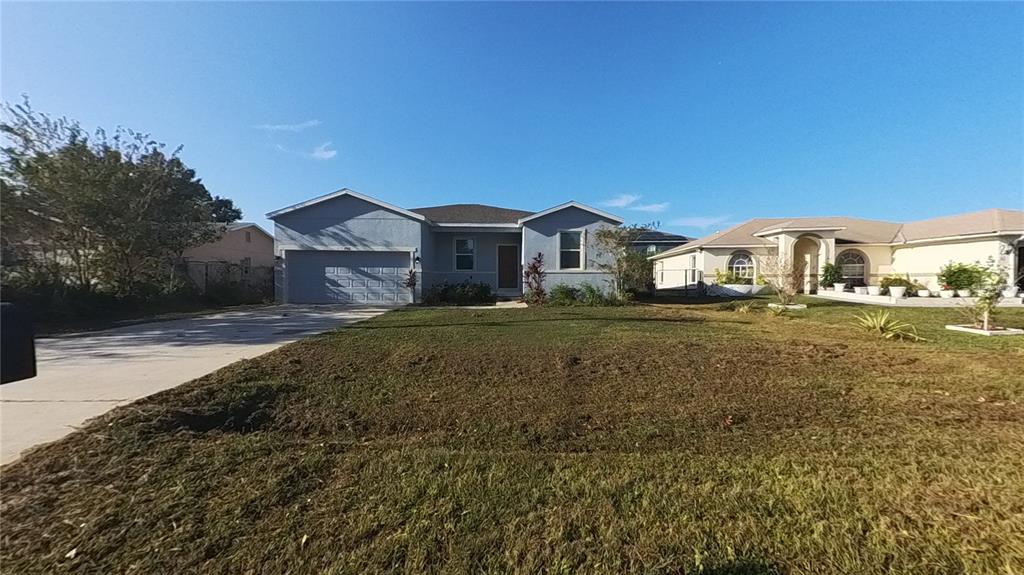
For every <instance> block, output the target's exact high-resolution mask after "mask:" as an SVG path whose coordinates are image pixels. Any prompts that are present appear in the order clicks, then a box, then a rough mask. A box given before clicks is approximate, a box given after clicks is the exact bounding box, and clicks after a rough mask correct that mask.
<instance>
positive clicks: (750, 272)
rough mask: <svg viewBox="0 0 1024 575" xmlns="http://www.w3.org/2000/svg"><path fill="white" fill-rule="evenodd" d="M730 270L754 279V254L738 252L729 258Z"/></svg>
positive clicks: (740, 275)
mask: <svg viewBox="0 0 1024 575" xmlns="http://www.w3.org/2000/svg"><path fill="white" fill-rule="evenodd" d="M729 271H730V272H732V273H734V274H736V275H737V276H739V277H741V278H749V279H754V256H752V255H750V254H749V253H747V252H736V253H734V254H732V257H730V258H729Z"/></svg>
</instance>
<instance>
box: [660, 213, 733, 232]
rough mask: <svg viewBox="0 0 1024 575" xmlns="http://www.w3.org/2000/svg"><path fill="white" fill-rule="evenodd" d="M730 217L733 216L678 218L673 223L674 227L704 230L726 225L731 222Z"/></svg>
mask: <svg viewBox="0 0 1024 575" xmlns="http://www.w3.org/2000/svg"><path fill="white" fill-rule="evenodd" d="M730 217H731V216H689V217H686V218H676V219H674V220H672V222H671V223H672V225H673V226H682V227H686V228H701V229H704V228H710V227H711V226H714V225H718V224H722V223H725V222H727V221H729V218H730Z"/></svg>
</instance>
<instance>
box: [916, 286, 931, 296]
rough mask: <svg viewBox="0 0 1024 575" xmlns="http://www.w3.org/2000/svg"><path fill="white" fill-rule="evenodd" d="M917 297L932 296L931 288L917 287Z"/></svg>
mask: <svg viewBox="0 0 1024 575" xmlns="http://www.w3.org/2000/svg"><path fill="white" fill-rule="evenodd" d="M916 293H917V297H932V290H930V289H928V288H918V290H917V292H916Z"/></svg>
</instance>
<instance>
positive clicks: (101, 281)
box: [0, 100, 241, 295]
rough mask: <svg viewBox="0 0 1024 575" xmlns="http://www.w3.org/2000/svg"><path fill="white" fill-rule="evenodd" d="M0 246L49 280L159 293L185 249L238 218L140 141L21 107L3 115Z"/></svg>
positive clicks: (180, 165) (168, 157)
mask: <svg viewBox="0 0 1024 575" xmlns="http://www.w3.org/2000/svg"><path fill="white" fill-rule="evenodd" d="M0 132H2V135H3V137H4V146H3V148H2V153H0V184H2V198H0V201H2V202H3V210H2V212H3V220H2V227H3V229H2V231H0V234H2V236H3V243H4V246H5V248H7V249H8V250H9V251H14V252H17V255H18V257H19V259H20V261H21V262H23V264H25V266H24V267H25V268H26V269H31V270H32V272H33V273H43V274H45V275H47V276H49V278H48V279H49V280H51V281H56V282H61V283H64V284H68V285H72V286H76V287H79V288H81V289H86V290H90V289H95V288H96V287H97V286H103V287H106V288H108V289H110V290H111V291H113V292H115V293H118V294H121V295H130V294H133V293H136V292H137V291H138V289H139V288H140V287H142V286H145V285H150V286H155V285H159V284H160V283H161V282H162V281H164V279H166V278H167V277H168V274H169V273H170V271H171V270H172V269H173V263H174V262H175V261H176V260H177V259H178V258H180V256H181V253H182V252H183V251H184V250H185V249H187V248H188V247H190V246H193V245H197V244H201V243H204V242H207V241H210V240H212V239H214V238H215V237H216V235H217V234H218V233H219V227H218V226H217V223H224V222H231V221H234V220H236V219H238V218H239V217H241V212H240V211H239V210H238V209H236V208H235V207H234V205H233V204H232V203H231V200H228V199H225V198H219V197H217V198H215V197H212V196H211V195H210V192H209V191H208V190H207V189H206V187H205V186H204V185H203V183H202V181H201V180H200V179H199V178H197V177H196V174H195V172H194V171H193V170H192V169H190V168H189V167H188V166H186V165H185V164H184V162H182V161H181V159H180V158H179V157H178V153H179V152H180V148H179V149H176V150H174V152H172V153H170V154H167V153H165V152H164V145H163V144H161V143H158V142H156V141H154V140H152V139H150V138H149V137H148V135H146V134H141V133H139V132H134V131H131V130H126V129H122V128H118V129H117V130H115V131H114V132H113V133H112V134H107V133H106V132H104V131H102V130H98V131H96V132H95V133H94V134H92V135H88V134H86V133H85V131H84V130H83V129H82V128H81V127H80V125H79V124H78V123H77V122H74V121H71V120H67V119H66V118H60V119H52V118H50V117H48V116H46V115H44V114H40V113H37V112H35V111H34V110H32V108H31V106H30V105H29V103H28V101H27V100H26V101H24V102H23V103H21V104H17V105H9V104H5V105H4V107H3V119H2V122H0Z"/></svg>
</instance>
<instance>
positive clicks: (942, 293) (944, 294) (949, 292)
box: [939, 289, 956, 299]
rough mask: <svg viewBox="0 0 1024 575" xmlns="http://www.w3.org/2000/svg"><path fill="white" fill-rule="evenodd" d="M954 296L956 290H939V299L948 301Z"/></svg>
mask: <svg viewBox="0 0 1024 575" xmlns="http://www.w3.org/2000/svg"><path fill="white" fill-rule="evenodd" d="M955 295H956V290H951V289H944V290H939V297H941V298H944V299H950V298H952V297H953V296H955Z"/></svg>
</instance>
